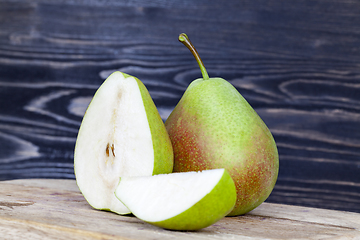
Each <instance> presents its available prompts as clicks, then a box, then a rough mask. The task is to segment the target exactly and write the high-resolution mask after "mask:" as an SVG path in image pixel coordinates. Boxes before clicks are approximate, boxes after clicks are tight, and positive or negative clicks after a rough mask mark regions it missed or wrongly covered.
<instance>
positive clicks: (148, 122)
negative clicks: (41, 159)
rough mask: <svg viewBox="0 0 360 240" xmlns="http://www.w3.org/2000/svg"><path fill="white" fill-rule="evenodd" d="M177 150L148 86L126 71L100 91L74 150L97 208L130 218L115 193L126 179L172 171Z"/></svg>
mask: <svg viewBox="0 0 360 240" xmlns="http://www.w3.org/2000/svg"><path fill="white" fill-rule="evenodd" d="M172 169H173V151H172V146H171V142H170V139H169V136H168V134H167V132H166V129H165V126H164V123H163V121H162V119H161V117H160V115H159V113H158V111H157V109H156V106H155V104H154V102H153V101H152V99H151V97H150V94H149V92H148V91H147V89H146V87H145V86H144V84H143V83H142V82H141V81H140V80H139V79H137V78H135V77H132V76H130V75H127V74H125V73H121V72H114V73H113V74H111V75H110V76H109V77H108V78H107V79H106V80H105V81H104V83H103V84H102V85H101V86H100V88H99V89H98V90H97V91H96V93H95V95H94V97H93V99H92V101H91V103H90V104H89V106H88V108H87V110H86V113H85V115H84V118H83V120H82V123H81V126H80V129H79V132H78V137H77V140H76V146H75V152H74V171H75V176H76V182H77V185H78V187H79V189H80V191H81V192H82V194H83V195H84V197H85V199H86V200H87V201H88V203H89V204H90V205H91V206H92V207H94V208H96V209H102V210H108V211H112V212H116V213H118V214H128V213H130V211H129V209H128V208H127V207H125V206H124V205H123V204H122V203H121V202H120V201H119V200H118V199H117V198H116V197H115V195H114V191H115V188H116V186H117V185H118V183H119V178H120V177H122V176H151V175H154V174H160V173H171V172H172Z"/></svg>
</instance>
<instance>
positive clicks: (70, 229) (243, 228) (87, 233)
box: [0, 179, 360, 240]
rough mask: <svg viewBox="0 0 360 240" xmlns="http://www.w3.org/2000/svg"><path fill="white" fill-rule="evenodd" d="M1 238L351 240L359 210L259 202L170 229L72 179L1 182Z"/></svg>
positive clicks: (359, 231) (358, 232)
mask: <svg viewBox="0 0 360 240" xmlns="http://www.w3.org/2000/svg"><path fill="white" fill-rule="evenodd" d="M0 232H1V233H2V237H5V238H6V239H9V240H10V239H11V240H12V239H18V237H19V236H21V237H22V239H23V238H26V239H29V240H32V239H40V238H41V239H299V240H300V239H356V238H358V237H360V214H358V213H349V212H341V211H333V210H323V209H315V208H305V207H296V206H288V205H282V204H270V203H263V204H262V205H260V206H259V207H258V208H256V209H255V210H253V211H252V212H250V213H249V214H246V215H244V216H239V217H225V218H223V219H221V220H220V221H219V222H217V223H215V224H213V225H211V226H209V227H207V228H204V229H201V230H199V231H190V232H187V231H169V230H164V229H161V228H158V227H155V226H152V225H149V224H147V223H144V222H142V221H141V220H139V219H137V218H135V217H133V216H120V215H117V214H114V213H110V212H105V211H98V210H95V209H93V208H91V207H90V206H89V205H88V204H87V202H86V201H85V199H84V198H83V196H82V195H81V193H80V192H79V190H78V189H77V186H76V183H75V181H74V180H49V179H32V180H13V181H3V182H0Z"/></svg>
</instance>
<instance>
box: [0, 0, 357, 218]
mask: <svg viewBox="0 0 360 240" xmlns="http://www.w3.org/2000/svg"><path fill="white" fill-rule="evenodd" d="M181 32H185V33H187V34H188V35H189V36H190V38H191V40H192V42H193V43H194V45H195V46H196V47H197V49H198V52H199V53H200V55H201V57H202V59H203V61H204V63H205V66H206V67H207V69H208V72H209V75H210V76H213V77H214V76H221V77H223V78H225V79H227V80H228V81H230V82H231V83H232V84H233V85H235V86H236V88H237V89H238V90H239V92H240V93H241V94H242V95H243V96H244V97H245V98H246V99H247V100H248V101H249V103H250V104H251V105H252V106H253V107H254V108H255V110H256V111H257V112H258V113H259V115H260V116H261V117H262V118H263V120H264V121H265V123H266V124H267V125H268V127H269V128H270V130H271V131H272V133H273V135H274V137H275V140H276V142H277V146H278V149H279V154H280V173H279V178H278V182H277V184H276V187H275V189H274V191H273V193H272V194H271V196H270V197H269V199H268V200H267V201H268V202H278V203H284V204H294V205H303V206H311V207H320V208H329V209H338V210H347V211H355V212H360V123H359V122H360V2H359V1H356V0H347V1H343V0H328V1H325V0H316V1H315V0H314V1H311V0H295V1H283V0H267V1H262V0H251V1H250V0H240V1H238V0H231V1H217V0H210V1H208V0H200V1H192V0H181V1H165V0H155V1H142V0H123V1H116V0H107V1H105V0H89V1H84V0H53V1H44V0H32V1H30V0H16V1H15V0H0V94H1V95H0V96H1V98H0V180H6V179H16V178H74V172H73V150H74V144H75V140H76V136H77V131H78V128H79V126H80V122H81V119H82V116H83V114H84V111H85V109H86V107H87V104H88V103H89V101H90V99H91V97H92V95H93V94H94V92H95V91H96V89H97V88H98V87H99V85H100V84H101V83H102V81H103V80H104V79H105V78H106V77H107V76H108V75H109V74H110V73H111V72H113V71H115V70H120V71H123V72H126V73H128V74H131V75H134V76H137V77H138V78H140V79H141V80H142V81H143V82H144V83H145V85H146V86H147V87H148V89H149V91H150V93H151V95H152V97H153V98H154V101H155V103H156V105H157V106H158V109H159V112H160V113H161V116H162V117H163V119H164V120H165V119H166V118H167V116H168V115H169V113H170V112H171V110H172V109H173V108H174V106H175V104H176V103H177V102H178V100H179V99H180V97H181V96H182V94H183V92H184V91H185V89H186V87H187V86H188V84H189V83H190V82H191V81H192V80H194V79H195V78H198V77H200V76H201V73H200V70H199V69H198V66H197V64H196V62H195V60H194V59H193V57H192V55H191V54H190V52H189V51H188V50H187V49H186V48H185V47H184V46H183V45H182V44H181V43H179V42H178V41H177V37H178V35H179V33H181Z"/></svg>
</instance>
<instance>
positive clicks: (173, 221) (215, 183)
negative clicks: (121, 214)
mask: <svg viewBox="0 0 360 240" xmlns="http://www.w3.org/2000/svg"><path fill="white" fill-rule="evenodd" d="M115 195H116V196H117V197H118V198H119V200H120V201H122V202H123V203H124V204H125V206H127V207H128V208H129V209H130V210H131V212H132V213H133V214H134V215H135V216H136V217H138V218H139V219H141V220H143V221H145V222H148V223H150V224H153V225H156V226H159V227H162V228H166V229H172V230H198V229H201V228H204V227H207V226H210V225H211V224H213V223H215V222H217V221H218V220H220V219H221V218H223V217H224V216H226V215H227V214H228V213H229V212H230V211H231V210H232V209H233V207H234V205H235V202H236V189H235V184H234V182H233V180H232V178H231V177H230V175H229V173H228V172H227V171H226V170H225V169H214V170H205V171H202V172H184V173H171V174H160V175H156V176H151V177H122V178H121V179H120V183H119V186H118V187H117V188H116V191H115Z"/></svg>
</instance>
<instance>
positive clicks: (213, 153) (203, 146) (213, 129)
mask: <svg viewBox="0 0 360 240" xmlns="http://www.w3.org/2000/svg"><path fill="white" fill-rule="evenodd" d="M179 40H180V42H182V43H184V45H185V46H187V47H188V48H189V50H190V51H191V52H192V53H193V55H194V57H195V58H196V60H197V62H198V64H199V66H200V69H201V72H202V75H203V78H199V79H196V80H194V81H193V82H191V84H190V85H189V86H188V88H187V89H186V91H185V93H184V95H183V96H182V98H181V99H180V101H179V103H178V104H177V105H176V107H175V108H174V110H173V111H172V112H171V114H170V116H169V117H168V119H167V120H166V121H165V126H166V129H167V131H168V133H169V136H170V139H171V142H172V145H173V150H174V172H186V171H201V170H205V169H214V168H225V169H226V170H227V171H228V172H229V173H230V175H231V177H232V178H233V180H234V182H235V185H236V189H237V201H236V205H235V207H234V209H233V210H232V211H231V212H230V213H229V215H228V216H236V215H242V214H245V213H247V212H249V211H251V210H252V209H254V208H256V207H257V206H259V205H260V204H261V203H262V202H264V201H265V200H266V199H267V198H268V196H269V195H270V193H271V192H272V190H273V188H274V185H275V183H276V180H277V176H278V171H279V157H278V151H277V147H276V143H275V141H274V138H273V136H272V134H271V132H270V131H269V129H268V128H267V126H266V125H265V123H264V122H263V121H262V119H261V118H260V117H259V115H258V114H257V113H256V112H255V110H254V109H253V108H252V107H251V106H250V105H249V103H248V102H247V101H246V100H245V99H244V98H243V97H242V96H241V94H240V93H239V92H238V91H237V89H236V88H235V87H234V86H233V85H231V84H230V83H229V82H227V81H226V80H224V79H222V78H209V76H208V74H207V72H206V69H205V67H204V64H203V62H202V61H201V59H200V57H199V55H198V53H197V51H196V49H195V48H194V47H193V45H192V44H191V42H190V40H189V39H188V37H187V36H186V34H180V36H179Z"/></svg>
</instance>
